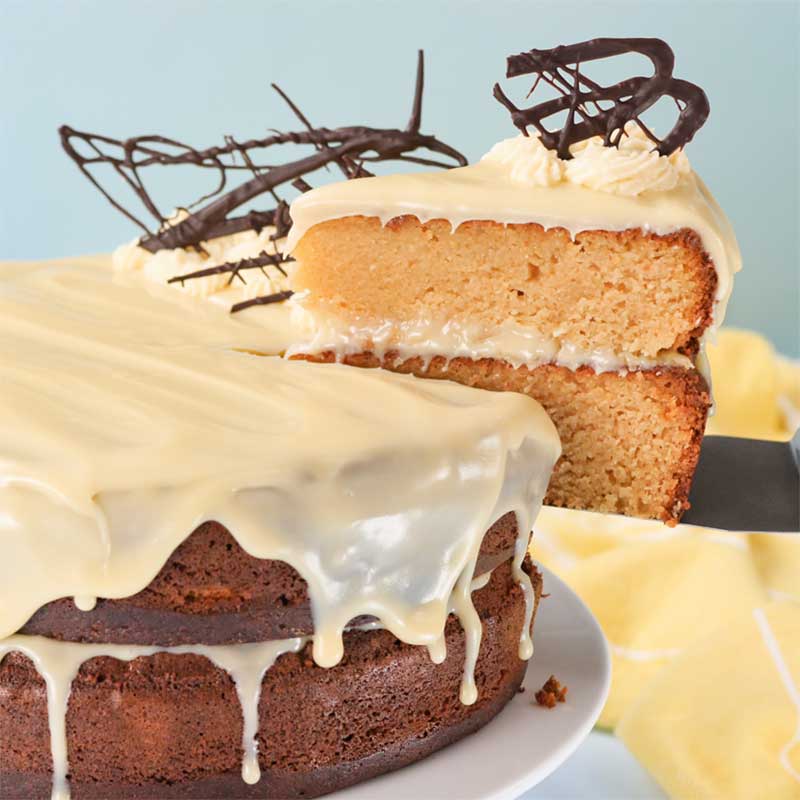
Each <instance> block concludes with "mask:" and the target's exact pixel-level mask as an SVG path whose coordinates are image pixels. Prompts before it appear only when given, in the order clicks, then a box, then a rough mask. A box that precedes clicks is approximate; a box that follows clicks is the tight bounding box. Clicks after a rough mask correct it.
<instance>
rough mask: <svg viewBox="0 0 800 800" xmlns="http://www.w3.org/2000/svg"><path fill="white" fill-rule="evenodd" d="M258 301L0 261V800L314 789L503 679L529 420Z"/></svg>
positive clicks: (531, 451)
mask: <svg viewBox="0 0 800 800" xmlns="http://www.w3.org/2000/svg"><path fill="white" fill-rule="evenodd" d="M273 311H275V312H279V307H277V306H276V307H275V308H274V309H262V310H258V311H256V310H255V309H254V310H253V312H252V313H249V314H243V315H231V314H229V312H228V308H227V307H224V306H223V305H221V304H219V303H210V302H205V301H204V300H202V299H200V300H198V299H196V298H192V297H187V295H186V294H185V293H182V292H180V291H179V290H178V289H176V288H173V287H163V286H159V285H158V284H156V283H155V282H153V281H152V280H150V279H149V278H148V277H147V276H146V275H144V274H143V273H137V272H135V271H134V272H124V271H115V270H113V269H112V268H111V264H110V260H109V259H108V258H93V259H67V260H63V261H60V262H44V263H26V264H3V265H0V341H2V342H3V344H2V348H3V356H2V358H0V381H1V382H2V384H3V387H4V388H3V393H2V396H0V409H1V410H2V414H0V428H2V435H1V436H0V440H1V441H2V442H3V445H2V457H1V458H0V510H1V511H2V514H0V550H1V551H2V554H3V559H2V566H0V573H1V574H2V581H1V582H0V585H2V590H1V592H2V595H1V596H2V602H0V795H2V797H3V798H25V799H26V800H27V799H28V798H40V797H47V796H52V797H54V798H66V797H68V796H70V794H71V796H72V797H73V798H76V800H77V799H79V798H83V797H86V798H90V797H94V798H108V797H114V798H169V797H191V798H197V797H203V798H215V797H217V798H223V797H224V798H238V797H242V798H244V797H259V798H289V797H315V796H318V795H321V794H325V793H328V792H330V791H333V790H335V789H338V788H342V787H345V786H348V785H350V784H352V783H355V782H357V781H361V780H365V779H367V778H369V777H371V776H373V775H377V774H380V773H382V772H386V771H388V770H392V769H397V768H399V767H402V766H404V765H406V764H409V763H411V762H413V761H416V760H418V759H420V758H422V757H424V756H426V755H427V754H429V753H431V752H433V751H435V750H437V749H439V748H441V747H443V746H445V745H447V744H449V743H451V742H453V741H456V740H457V739H459V738H460V737H462V736H464V735H466V734H468V733H470V732H472V731H474V730H476V729H477V728H479V727H481V726H482V725H484V724H486V723H487V722H488V721H489V720H490V719H491V718H492V717H493V716H494V715H495V714H497V713H498V712H499V711H500V710H501V709H502V707H503V706H504V705H505V704H506V703H507V702H509V701H510V699H511V698H512V697H513V696H514V695H515V693H516V691H517V688H518V686H519V684H520V682H521V680H522V678H523V675H524V672H525V666H526V663H527V659H528V658H530V656H531V653H532V649H533V648H532V640H531V628H532V624H533V619H534V615H535V613H536V609H537V606H538V604H539V600H540V598H541V596H542V582H541V577H540V575H539V574H538V572H537V571H536V569H535V567H534V566H533V565H532V564H531V562H530V560H529V558H528V557H527V545H528V540H529V536H530V534H529V531H530V529H531V520H532V517H533V516H534V515H535V514H536V511H537V509H538V507H539V506H540V505H541V500H542V497H543V495H544V492H545V489H546V486H547V482H548V479H549V474H550V471H551V469H552V466H553V464H554V463H555V461H556V459H557V458H558V455H559V451H560V449H559V443H558V438H557V435H556V432H555V429H554V427H553V425H552V423H551V422H550V420H549V418H548V417H547V415H546V414H545V413H544V411H543V410H542V408H541V407H540V406H538V405H537V404H536V403H534V402H533V401H532V400H530V399H529V398H526V397H522V396H519V395H511V394H505V395H501V394H492V393H488V392H481V391H478V390H474V389H469V388H467V387H463V386H459V385H458V384H455V383H446V382H441V383H431V382H426V381H421V380H418V379H416V378H414V377H410V376H399V375H393V374H391V373H389V372H379V371H364V370H355V369H351V368H349V367H345V366H335V365H334V366H331V365H318V364H312V363H306V362H298V361H290V360H287V359H284V358H282V357H280V356H279V355H278V354H279V353H280V352H281V351H282V350H283V349H284V348H285V336H286V331H285V330H283V329H282V328H281V327H280V326H279V325H277V324H276V323H274V321H273V322H270V321H268V320H267V319H265V318H266V317H271V316H272V312H273ZM281 313H282V312H281ZM281 313H278V317H281Z"/></svg>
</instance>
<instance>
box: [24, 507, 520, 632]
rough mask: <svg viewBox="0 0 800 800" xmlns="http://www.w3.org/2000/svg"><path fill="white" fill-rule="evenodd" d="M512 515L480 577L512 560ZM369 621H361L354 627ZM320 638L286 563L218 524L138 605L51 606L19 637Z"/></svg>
mask: <svg viewBox="0 0 800 800" xmlns="http://www.w3.org/2000/svg"><path fill="white" fill-rule="evenodd" d="M516 536H517V524H516V518H515V516H514V515H513V514H506V515H504V516H503V517H501V518H500V519H499V520H498V521H497V522H496V523H495V524H494V525H492V527H491V528H490V529H489V530H488V531H487V533H486V535H485V536H484V539H483V543H482V545H481V552H480V556H479V559H478V564H477V568H476V574H477V575H480V574H482V573H484V572H488V571H489V570H491V569H493V568H494V567H496V566H497V565H498V564H500V563H502V562H503V561H506V560H507V559H509V558H511V556H512V555H513V552H514V543H515V541H516ZM366 620H367V618H366V617H365V618H359V619H356V620H354V624H358V623H360V622H364V621H366ZM312 631H313V623H312V620H311V609H310V605H309V599H308V587H307V585H306V582H305V581H304V580H303V579H302V578H301V577H300V575H298V573H297V572H296V571H295V570H294V569H293V568H292V567H291V566H289V565H288V564H286V563H285V562H283V561H271V560H265V559H259V558H255V557H253V556H251V555H249V554H248V553H246V552H245V551H244V550H243V549H242V548H241V547H240V546H239V544H238V543H237V541H236V540H235V539H234V538H233V536H232V535H231V534H230V532H229V531H228V530H227V529H226V528H225V527H223V526H222V525H220V524H219V523H218V522H207V523H205V524H203V525H201V526H200V527H199V528H197V530H195V531H194V532H193V533H192V534H191V535H190V536H189V537H188V538H187V539H186V540H185V541H184V542H183V544H181V545H180V546H179V547H178V548H177V549H176V550H175V552H174V553H173V554H172V555H171V556H170V558H169V560H168V561H167V563H166V564H165V565H164V567H163V568H162V569H161V571H160V572H159V574H158V575H157V576H156V577H155V578H154V579H153V581H152V582H151V583H150V585H149V586H147V587H146V588H145V589H143V590H142V591H141V592H138V593H137V594H135V595H132V596H131V597H126V598H123V599H120V600H98V601H97V605H96V606H95V608H94V609H92V610H91V611H81V610H80V609H78V608H76V606H75V603H74V602H73V601H72V599H71V598H64V599H62V600H56V601H55V602H52V603H48V604H47V605H45V606H44V607H42V608H41V609H40V610H39V611H38V612H36V613H35V614H34V615H33V617H31V619H30V620H29V621H28V623H27V624H26V625H25V627H24V628H22V630H21V631H20V633H25V634H38V635H41V636H47V637H49V638H51V639H64V640H67V641H73V642H104V643H107V644H108V643H110V644H115V643H119V644H157V645H161V646H164V647H170V646H173V645H179V644H192V643H197V642H202V643H204V644H228V643H232V642H259V641H270V640H273V639H286V638H290V637H293V636H303V635H306V634H309V633H311V632H312Z"/></svg>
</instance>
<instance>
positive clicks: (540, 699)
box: [536, 675, 567, 708]
mask: <svg viewBox="0 0 800 800" xmlns="http://www.w3.org/2000/svg"><path fill="white" fill-rule="evenodd" d="M566 699H567V687H566V686H562V685H561V684H560V683H559V682H558V678H556V676H555V675H551V676H550V677H549V678H548V679H547V680H546V681H545V683H544V686H542V688H541V689H539V691H538V692H536V702H537V703H538V704H539V705H540V706H544V707H545V708H555V706H556V703H564V702H565V701H566Z"/></svg>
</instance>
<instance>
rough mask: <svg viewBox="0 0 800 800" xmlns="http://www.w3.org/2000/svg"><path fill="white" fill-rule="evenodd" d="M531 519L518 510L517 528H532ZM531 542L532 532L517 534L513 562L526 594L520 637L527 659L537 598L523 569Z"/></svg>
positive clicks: (520, 584)
mask: <svg viewBox="0 0 800 800" xmlns="http://www.w3.org/2000/svg"><path fill="white" fill-rule="evenodd" d="M531 521H532V520H531V519H530V517H529V516H528V515H527V514H526V513H524V512H517V528H518V530H520V531H529V530H530V529H531ZM529 544H530V534H529V535H528V536H526V537H522V536H517V541H516V543H515V546H514V560H513V561H512V563H511V568H512V570H513V575H514V579H515V580H516V581H517V583H518V584H519V587H520V589H522V593H523V595H524V596H525V618H524V621H523V623H522V632H521V633H520V637H519V657H520V658H521V659H523V661H527V660H528V659H529V658H530V657H531V656H532V655H533V639H532V638H531V622H532V621H533V609H534V605H535V603H536V598H535V595H534V592H533V584H532V583H531V578H530V575H528V573H527V572H525V570H524V569H522V562H523V561H524V560H525V556H526V555H527V554H528V545H529Z"/></svg>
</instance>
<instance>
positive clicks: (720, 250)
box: [286, 39, 740, 524]
mask: <svg viewBox="0 0 800 800" xmlns="http://www.w3.org/2000/svg"><path fill="white" fill-rule="evenodd" d="M630 51H636V52H642V53H646V54H648V55H649V54H651V53H655V54H656V55H655V56H653V57H654V58H655V59H656V60H658V59H660V61H659V63H658V64H657V67H658V70H657V78H658V80H656V79H652V80H651V81H650V83H653V84H654V85H653V86H652V88H650V84H649V83H648V81H647V79H644V78H641V79H639V78H637V79H630V80H629V81H628V82H627V84H625V86H623V84H619V85H617V86H612V87H598V85H597V84H594V83H593V82H591V81H590V80H589V79H588V78H584V77H583V74H582V73H581V72H580V71H579V68H578V66H573V65H576V64H581V65H584V64H586V62H589V61H592V60H593V59H595V58H598V57H602V56H607V55H610V54H615V53H624V52H630ZM670 58H671V51H670V50H669V48H668V47H667V46H666V45H665V44H664V43H663V42H660V41H659V40H651V39H647V40H644V39H643V40H613V39H598V40H592V41H590V42H584V43H581V44H579V45H573V46H569V47H562V48H556V49H554V50H550V51H541V50H534V51H530V52H529V53H522V54H520V55H517V56H512V57H510V58H509V73H508V74H509V76H514V75H520V74H528V73H532V74H534V75H536V76H537V83H539V82H540V80H541V79H543V78H545V79H547V81H548V82H549V83H551V84H552V85H555V86H557V87H558V88H562V90H563V92H564V96H562V97H561V98H560V100H556V101H548V102H545V103H543V104H542V105H541V106H536V107H534V108H532V109H530V110H528V111H525V112H522V111H520V110H519V109H517V108H516V107H515V106H513V104H512V103H511V102H510V101H508V99H507V98H506V97H505V95H504V94H503V92H502V90H500V89H499V87H497V88H496V90H495V94H496V96H498V97H499V99H501V100H502V101H503V103H504V105H507V106H510V107H511V108H512V110H513V114H512V119H513V121H514V123H515V124H516V125H517V127H519V128H520V129H521V130H522V132H521V133H520V134H519V135H517V136H516V137H515V138H510V139H506V140H504V141H501V142H499V143H498V144H496V145H495V146H494V147H492V148H491V149H490V150H489V152H488V153H487V154H486V155H485V156H484V157H483V158H482V159H481V160H480V161H479V162H478V163H476V164H473V165H471V166H467V167H463V168H456V169H452V170H448V171H445V172H436V173H434V172H421V173H414V174H399V175H384V176H380V177H369V178H362V179H358V180H351V181H347V182H343V183H334V184H329V185H326V186H322V187H320V188H317V189H314V190H313V191H309V192H307V193H305V194H303V195H301V196H300V197H299V198H297V199H296V200H295V201H294V202H293V204H292V206H291V216H292V220H293V226H292V229H291V232H290V234H289V239H288V242H287V244H286V250H287V252H289V253H291V255H292V256H293V257H294V258H295V259H296V262H297V265H296V270H295V272H294V273H293V276H292V288H293V289H294V291H295V294H294V296H293V297H292V299H291V301H290V302H291V303H292V304H293V305H294V306H295V312H296V313H297V314H298V315H299V317H300V319H301V320H302V324H304V325H305V326H306V329H307V333H306V337H305V340H304V341H302V342H300V343H298V344H296V345H294V346H293V347H292V348H291V353H292V354H294V355H295V356H297V357H304V358H311V359H314V360H318V361H334V360H337V361H341V362H343V363H346V364H351V365H355V366H360V367H383V368H384V369H388V370H393V371H396V372H405V373H412V374H414V375H418V376H421V377H426V378H439V379H448V380H453V381H458V382H460V383H464V384H467V385H469V386H476V387H480V388H484V389H490V390H493V391H515V392H522V393H524V394H527V395H529V396H530V397H533V398H534V399H536V400H537V401H538V402H540V403H541V404H542V405H543V406H544V408H545V410H546V411H547V413H548V414H549V415H550V416H551V418H552V419H553V421H554V422H555V424H556V427H557V428H558V431H559V435H560V437H561V441H562V444H563V454H562V457H561V459H560V461H559V463H558V464H557V466H556V469H555V471H554V473H553V478H552V481H551V484H550V487H549V489H548V492H547V496H546V500H545V502H546V503H548V504H550V505H555V506H566V507H569V508H579V509H590V510H595V511H602V512H610V513H617V514H626V515H631V516H637V517H646V518H655V519H661V520H664V521H665V522H668V523H670V524H674V523H675V522H677V521H678V520H679V519H680V517H681V514H682V513H683V511H685V510H686V508H687V507H688V494H689V488H690V485H691V479H692V476H693V474H694V469H695V466H696V464H697V459H698V456H699V450H700V441H701V438H702V435H703V431H704V427H705V422H706V417H707V414H708V411H709V408H710V405H711V394H710V387H709V385H708V376H707V374H706V372H705V370H704V368H703V356H702V344H703V342H704V340H705V339H706V338H707V336H708V335H709V334H713V331H714V330H715V329H716V328H717V327H718V326H719V325H720V324H721V322H722V319H723V317H724V313H725V307H726V304H727V300H728V297H729V296H730V291H731V287H732V280H733V274H734V273H735V272H736V271H737V270H738V269H739V267H740V256H739V252H738V249H737V245H736V240H735V237H734V235H733V232H732V229H731V227H730V224H729V223H728V221H727V220H726V218H725V216H724V214H723V212H722V211H721V209H720V208H719V206H718V205H717V203H716V202H715V201H714V199H713V197H712V196H711V194H710V192H709V191H708V189H707V188H706V187H705V185H704V184H703V182H702V181H701V179H700V178H699V177H698V176H697V175H696V174H695V173H694V172H693V171H692V169H691V167H690V165H689V162H688V159H687V157H686V155H685V153H684V151H683V148H682V146H676V145H683V144H685V143H686V141H687V140H688V139H687V136H688V137H689V138H691V134H692V133H693V132H694V130H695V129H696V128H697V127H699V125H700V124H702V121H703V120H704V119H705V115H706V114H707V101H706V100H705V95H704V94H703V93H702V90H700V89H699V88H698V87H694V86H693V85H692V84H687V83H686V82H685V81H677V80H671V74H669V73H667V74H663V70H664V69H665V67H663V64H662V62H667V63H669V59H670ZM654 63H655V62H654ZM564 75H566V76H568V77H569V80H566V78H564V77H563V76H564ZM559 80H562V81H566V83H567V86H566V87H561V86H559V84H558V81H559ZM570 81H572V83H570ZM573 85H574V86H580V91H579V92H578V93H577V94H576V92H575V91H574V89H573V88H572V87H573ZM637 87H638V88H637ZM665 87H666V89H665ZM676 87H677V88H676ZM687 87H691V88H687ZM632 88H637V97H636V101H637V102H638V105H637V106H636V107H635V108H633V109H630V110H629V109H627V108H626V103H627V104H628V105H631V104H632V103H633V100H630V101H629V100H626V99H625V97H624V95H626V93H627V94H630V93H631V89H632ZM665 91H667V92H668V93H669V92H670V91H671V92H672V93H673V95H674V96H675V97H676V101H680V102H679V106H678V107H679V109H680V113H679V122H678V124H677V125H676V128H675V129H674V131H673V132H672V133H670V134H669V135H668V136H666V137H664V139H663V140H658V139H657V138H656V137H655V136H654V135H653V133H652V132H651V131H650V130H649V129H648V128H647V127H646V126H645V125H644V124H643V123H641V121H640V119H639V118H638V116H637V112H638V113H641V111H642V110H645V109H646V108H647V107H648V105H650V104H652V103H654V102H655V101H656V100H657V99H658V98H659V97H660V96H661V95H663V93H664V92H665ZM618 97H619V98H620V102H619V103H618V104H617V105H616V106H615V107H614V109H613V114H614V115H615V116H613V115H612V109H608V110H603V109H602V108H601V107H600V106H596V103H597V102H599V101H601V100H609V99H617V98H618ZM554 102H555V103H556V106H554V105H553V103H554ZM570 102H574V104H575V107H576V108H578V109H581V110H582V116H580V117H579V118H580V119H581V120H582V122H581V123H580V124H577V123H576V124H574V125H573V124H572V123H569V124H567V125H565V126H564V128H563V131H555V132H553V131H548V130H547V129H546V128H545V127H544V126H543V125H542V124H541V121H540V120H541V118H542V117H543V116H546V113H545V112H552V111H553V110H563V109H565V108H567V107H568V104H569V103H570ZM593 106H595V107H597V108H598V111H597V112H595V113H594V115H593V114H592V113H591V112H590V110H588V109H591V108H592V107H593ZM545 107H546V108H545ZM626 120H628V121H627V122H625V121H626ZM529 129H530V130H529ZM678 134H680V135H679V136H678ZM676 136H677V140H676Z"/></svg>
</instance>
